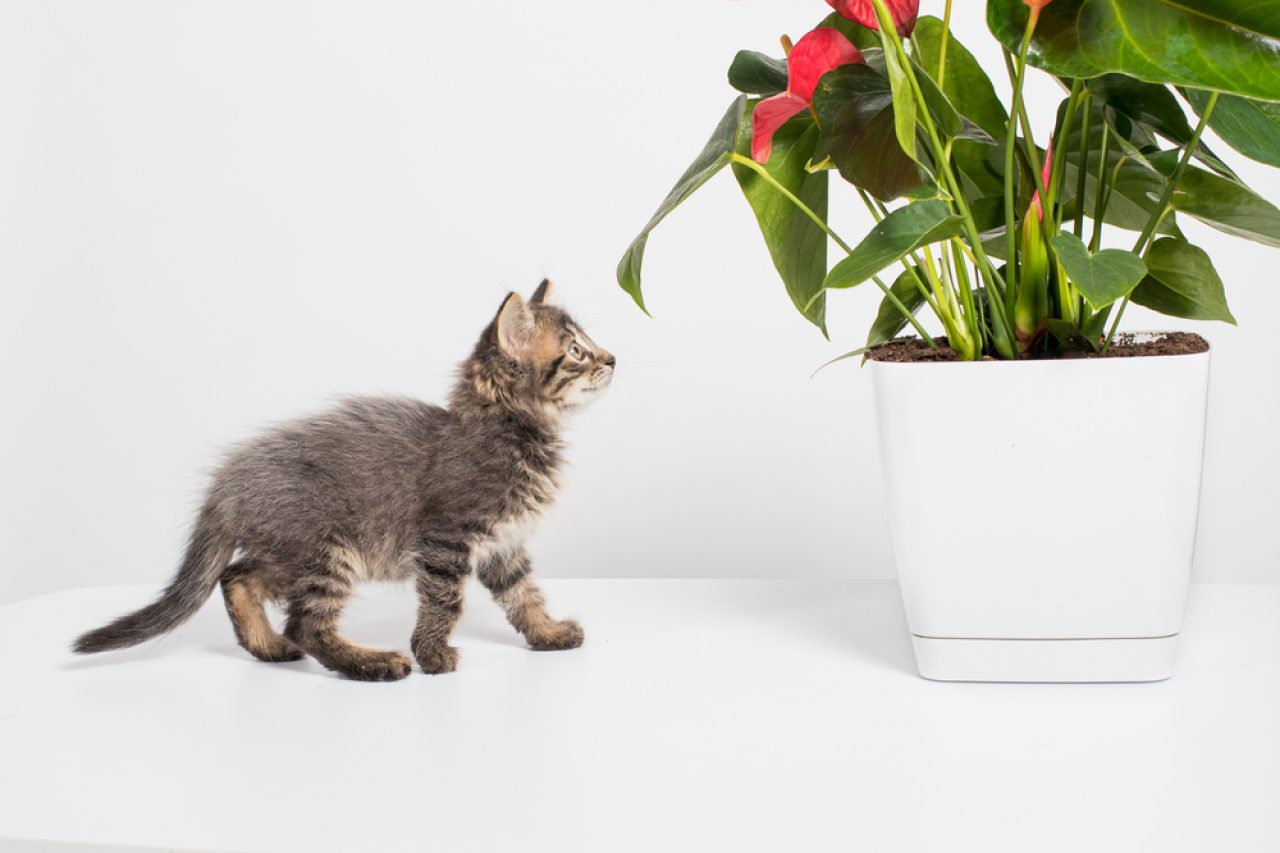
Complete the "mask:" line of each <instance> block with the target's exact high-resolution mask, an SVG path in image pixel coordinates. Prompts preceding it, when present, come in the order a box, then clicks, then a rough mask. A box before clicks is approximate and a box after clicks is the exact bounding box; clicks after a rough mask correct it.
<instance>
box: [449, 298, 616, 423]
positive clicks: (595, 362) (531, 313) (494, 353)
mask: <svg viewBox="0 0 1280 853" xmlns="http://www.w3.org/2000/svg"><path fill="white" fill-rule="evenodd" d="M615 363H616V359H614V357H613V354H612V353H610V352H609V351H608V350H606V349H604V348H603V347H601V346H599V345H598V344H597V343H596V342H595V341H593V340H591V338H590V337H589V336H588V335H587V333H586V332H584V331H583V330H582V327H581V326H579V325H578V324H577V323H575V322H574V321H573V319H572V318H571V317H570V316H569V315H568V314H567V313H565V311H564V310H563V309H561V308H559V307H558V306H556V305H554V304H552V301H551V282H550V281H545V280H544V281H543V282H542V283H541V284H539V285H538V288H537V290H535V291H534V292H533V296H531V297H530V298H529V300H528V301H527V302H526V301H525V300H524V299H523V298H522V297H521V296H520V294H518V293H510V294H508V295H507V298H506V299H504V300H503V302H502V306H501V307H500V308H499V309H498V313H497V315H496V316H495V317H494V318H493V322H492V323H490V324H489V327H488V328H487V329H485V331H484V334H483V335H481V337H480V343H479V344H478V345H477V346H476V352H475V354H474V355H473V357H472V360H471V362H469V364H468V368H467V370H466V374H467V377H468V378H469V379H470V380H471V383H472V385H473V387H474V388H475V389H476V391H477V392H478V393H480V395H481V396H482V397H485V398H487V399H490V400H492V401H494V402H499V403H503V404H504V405H507V406H509V407H511V408H517V409H523V410H526V411H532V412H537V413H545V414H558V413H560V412H563V411H565V410H567V409H573V408H576V407H578V406H581V405H583V404H585V403H587V402H590V401H591V400H592V399H594V398H595V397H596V396H598V395H599V394H600V392H602V391H603V390H604V389H605V388H608V387H609V383H610V382H611V381H612V380H613V369H614V365H615Z"/></svg>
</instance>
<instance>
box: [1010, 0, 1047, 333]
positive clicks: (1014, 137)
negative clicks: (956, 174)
mask: <svg viewBox="0 0 1280 853" xmlns="http://www.w3.org/2000/svg"><path fill="white" fill-rule="evenodd" d="M1038 19H1039V16H1038V15H1036V14H1034V13H1033V14H1032V15H1031V16H1029V17H1028V18H1027V26H1026V29H1025V30H1023V32H1022V44H1021V46H1019V48H1018V67H1017V70H1016V71H1015V72H1014V73H1013V104H1012V105H1011V107H1010V109H1009V121H1008V123H1007V125H1006V126H1005V138H1004V228H1005V246H1006V248H1005V257H1006V258H1007V259H1008V266H1007V267H1006V268H1005V275H1006V276H1007V278H1006V279H1005V285H1006V289H1005V306H1004V309H1005V313H1006V314H1007V315H1012V313H1013V306H1012V301H1013V299H1014V295H1015V294H1016V293H1017V289H1018V233H1017V227H1016V224H1017V211H1016V210H1015V209H1014V208H1015V204H1016V202H1015V199H1014V195H1013V192H1014V182H1013V166H1014V153H1013V152H1014V148H1015V146H1017V144H1018V108H1019V107H1020V106H1021V105H1022V83H1023V78H1024V77H1025V75H1026V70H1027V64H1026V57H1027V50H1028V49H1029V48H1030V47H1031V36H1032V34H1034V33H1035V29H1036V21H1037V20H1038ZM1005 61H1006V63H1007V62H1008V61H1009V54H1008V51H1005Z"/></svg>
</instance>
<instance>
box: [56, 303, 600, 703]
mask: <svg viewBox="0 0 1280 853" xmlns="http://www.w3.org/2000/svg"><path fill="white" fill-rule="evenodd" d="M549 290H550V283H549V282H545V281H544V282H543V283H542V284H541V285H539V287H538V289H537V291H536V292H535V293H534V295H533V297H532V298H531V299H530V300H529V302H528V303H526V302H525V301H524V300H523V299H522V298H521V297H520V296H519V295H518V294H515V293H512V294H511V295H510V296H508V297H507V299H506V300H505V301H504V302H503V304H502V308H501V309H500V310H499V311H498V314H497V316H496V317H494V320H493V322H492V323H490V324H489V327H488V328H487V329H485V331H484V333H483V334H482V335H481V336H480V340H479V342H478V343H477V344H476V347H475V351H474V352H473V353H472V354H471V357H470V358H469V359H468V360H467V361H466V362H464V363H463V365H462V369H461V375H460V377H459V381H458V383H457V386H456V387H455V388H454V390H453V394H452V397H451V399H450V401H449V407H448V408H447V409H443V408H440V407H439V406H432V405H428V404H426V403H420V402H417V401H415V400H409V399H385V398H366V399H355V400H351V401H348V402H347V403H345V404H344V405H342V406H340V407H339V408H337V409H335V410H333V411H330V412H328V413H327V414H324V415H321V416H319V417H315V418H311V419H308V420H302V421H297V422H294V423H291V424H287V425H285V426H281V427H279V428H277V429H275V430H273V431H271V432H269V433H267V434H266V435H264V436H262V437H260V438H257V439H255V440H253V441H250V442H248V443H246V444H244V445H243V446H241V447H240V448H239V449H237V450H235V451H234V452H233V453H232V454H231V456H230V457H229V458H228V460H227V461H226V463H225V464H224V465H223V466H222V468H221V469H220V470H219V471H218V473H217V475H216V477H215V479H214V482H213V485H212V486H211V488H210V489H209V494H208V497H207V499H206V501H205V503H204V506H203V508H202V509H201V511H200V514H199V517H198V519H197V521H196V525H195V530H194V532H193V533H192V536H191V543H190V546H189V547H188V550H187V553H186V557H185V559H184V560H183V563H182V566H181V568H180V569H179V570H178V573H177V575H176V576H175V577H174V579H173V581H172V582H171V583H170V584H169V586H168V588H167V589H165V591H164V592H163V594H161V596H160V598H159V599H158V600H157V601H156V602H154V603H153V604H151V605H149V606H147V607H144V608H143V609H142V610H139V611H137V612H136V613H132V614H129V615H127V616H124V617H121V618H120V619H117V620H116V621H115V622H112V623H111V624H110V625H107V626H105V627H103V628H99V629H97V630H96V631H90V632H89V633H87V634H85V635H84V636H82V637H80V639H79V640H77V641H76V644H75V650H76V651H78V652H99V651H105V650H108V649H118V648H123V647H126V646H132V645H135V644H137V643H140V642H142V641H144V640H146V639H149V638H151V637H154V636H157V635H158V634H161V633H163V632H165V631H168V630H171V629H172V628H174V627H175V626H177V625H178V624H179V623H180V622H182V621H183V620H185V619H187V618H189V617H190V616H191V615H192V614H193V613H195V612H196V610H198V609H199V608H200V605H201V604H203V603H204V601H205V600H206V599H207V598H208V597H209V596H210V595H211V594H212V592H213V589H214V587H215V586H217V585H218V584H219V583H221V585H222V591H223V595H224V596H225V598H226V604H227V612H228V613H229V614H230V616H231V621H232V623H233V625H234V627H235V632H236V636H237V638H238V639H239V641H240V644H241V645H242V646H244V648H245V649H247V650H248V651H249V653H250V654H252V655H254V656H255V657H257V658H259V659H260V660H264V661H287V660H297V659H299V658H301V657H302V656H303V654H304V653H305V654H310V655H312V656H313V657H315V658H316V660H318V661H319V662H320V663H322V664H323V665H324V666H326V667H328V668H329V669H332V670H334V671H336V672H338V673H341V674H342V675H345V676H348V677H350V678H356V679H362V680H369V681H385V680H392V679H399V678H403V677H405V676H406V675H408V674H409V671H410V666H411V662H410V660H409V658H407V657H405V656H404V655H400V654H397V653H395V652H389V651H378V650H375V649H367V648H361V647H360V646H356V645H354V644H352V643H351V642H349V641H348V640H346V639H344V638H343V637H342V636H340V635H339V633H338V619H339V615H340V614H341V612H342V607H343V605H344V603H345V602H346V600H347V597H348V596H349V595H350V594H351V590H352V586H353V584H355V583H356V582H357V581H360V580H369V579H397V580H398V579H413V580H414V581H415V583H416V586H417V591H418V597H419V603H420V607H419V611H418V620H417V625H416V627H415V628H414V631H413V637H412V640H411V642H410V646H411V648H412V650H413V656H414V658H415V659H416V660H417V661H418V664H419V666H421V667H422V670H423V671H424V672H429V673H440V672H450V671H452V670H453V669H454V668H455V667H456V666H457V663H458V653H457V650H456V649H454V648H453V647H452V646H450V645H449V634H450V632H451V631H452V630H453V627H454V625H455V623H456V622H457V620H458V615H459V613H460V612H461V610H462V594H463V583H464V581H465V579H466V577H467V575H468V574H469V573H470V572H471V571H472V570H474V571H475V572H476V574H477V575H478V577H479V579H480V581H481V582H482V583H483V584H484V585H485V586H486V587H488V588H489V590H490V592H492V594H493V596H494V598H495V599H496V600H497V601H498V603H499V604H501V605H502V607H503V608H504V610H505V611H506V614H507V618H508V619H509V620H510V621H511V624H512V625H513V626H514V627H515V628H516V629H517V630H519V631H520V632H521V633H522V634H524V636H525V638H526V639H527V640H528V642H529V645H530V646H532V647H533V648H535V649H571V648H575V647H577V646H579V645H581V644H582V638H583V634H582V629H581V628H580V627H579V626H578V625H577V623H575V622H571V621H556V620H554V619H552V618H551V617H550V616H549V615H548V614H547V610H546V606H545V604H544V601H543V598H542V593H541V592H540V591H539V590H538V587H537V586H536V585H535V584H534V581H533V578H532V577H531V576H530V563H529V556H528V554H527V553H526V552H525V549H524V543H525V540H526V538H527V537H528V534H529V532H530V530H531V529H532V526H533V523H534V522H535V521H536V520H537V518H538V517H539V515H541V513H542V512H543V511H544V510H545V509H546V508H547V507H548V506H549V505H550V503H551V501H552V499H553V497H554V495H555V493H556V490H557V487H558V472H559V469H560V465H561V455H560V454H561V449H562V443H561V440H560V438H559V434H558V427H559V421H560V417H561V415H562V414H563V413H564V412H565V411H566V410H567V409H570V408H572V407H575V406H578V405H581V404H582V403H584V402H586V401H587V400H589V399H591V398H592V397H594V396H596V395H597V394H598V393H599V392H600V391H602V390H603V389H604V388H605V387H607V386H608V384H609V382H610V381H611V379H612V377H613V366H614V358H613V356H612V355H610V354H609V353H608V352H606V351H605V350H603V349H601V348H600V347H598V346H597V345H596V344H595V343H594V342H593V341H592V340H591V339H590V338H589V337H587V335H586V334H585V333H584V332H583V331H582V330H581V328H579V327H578V326H577V325H576V324H575V323H574V322H573V321H572V320H571V319H570V318H569V316H568V315H567V314H565V312H563V311H562V310H560V309H559V308H557V307H555V306H553V305H551V304H550V303H549V299H548V297H549ZM237 554H238V555H239V556H238V559H236V560H235V562H232V558H233V557H234V556H236V555H237ZM268 600H271V601H275V602H278V603H280V604H281V605H283V606H284V608H285V611H286V613H287V618H286V623H285V628H284V634H283V635H281V634H279V633H277V632H276V630H275V629H274V628H273V627H272V626H271V624H270V623H269V622H268V621H267V614H266V610H265V608H264V604H265V602H266V601H268Z"/></svg>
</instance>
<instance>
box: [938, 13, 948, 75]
mask: <svg viewBox="0 0 1280 853" xmlns="http://www.w3.org/2000/svg"><path fill="white" fill-rule="evenodd" d="M950 37H951V0H947V5H946V7H945V8H944V9H943V12H942V35H941V36H939V37H938V88H939V89H942V90H943V91H944V92H945V91H946V89H943V87H942V83H943V81H944V80H946V79H947V40H948V39H949V38H950Z"/></svg>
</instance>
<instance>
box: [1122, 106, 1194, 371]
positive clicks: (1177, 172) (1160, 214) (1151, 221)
mask: <svg viewBox="0 0 1280 853" xmlns="http://www.w3.org/2000/svg"><path fill="white" fill-rule="evenodd" d="M1217 104H1218V93H1217V92H1212V93H1210V95H1209V101H1208V102H1207V103H1206V104H1205V105H1204V110H1203V111H1201V113H1200V123H1199V124H1197V125H1196V129H1195V131H1194V132H1193V133H1192V134H1191V141H1190V142H1188V143H1187V145H1186V147H1185V148H1184V149H1183V150H1182V156H1181V157H1179V158H1178V165H1177V166H1176V167H1174V170H1173V174H1172V175H1170V176H1169V183H1167V184H1165V187H1164V192H1163V193H1161V194H1160V201H1159V203H1158V204H1156V209H1155V210H1153V211H1152V212H1151V216H1150V218H1148V219H1147V227H1146V228H1143V229H1142V233H1141V234H1140V235H1138V242H1136V243H1134V244H1133V253H1134V254H1135V255H1139V256H1141V255H1142V253H1143V252H1145V251H1146V248H1147V245H1148V244H1149V243H1150V241H1151V238H1152V237H1153V236H1155V233H1156V229H1157V228H1159V227H1160V222H1161V221H1162V220H1163V219H1164V217H1165V216H1166V214H1168V212H1169V203H1170V202H1171V201H1173V194H1174V192H1175V191H1176V190H1177V188H1178V182H1179V181H1181V180H1182V175H1183V173H1185V172H1186V171H1187V164H1188V163H1189V162H1191V155H1192V154H1194V153H1195V150H1196V149H1197V148H1199V147H1200V137H1201V136H1202V135H1203V134H1204V129H1205V128H1206V127H1208V125H1209V116H1211V115H1212V114H1213V108H1214V107H1215V106H1217ZM1129 297H1130V294H1128V293H1126V294H1125V297H1124V300H1123V301H1122V302H1121V303H1120V310H1119V311H1117V312H1116V319H1115V321H1114V322H1113V323H1112V324H1111V331H1110V332H1108V333H1107V340H1106V341H1105V342H1104V343H1103V344H1102V351H1103V352H1104V353H1105V352H1106V351H1107V350H1108V349H1110V348H1111V341H1112V339H1113V338H1114V337H1115V335H1116V330H1117V329H1118V328H1120V319H1121V318H1122V317H1124V309H1125V308H1127V307H1128V306H1129Z"/></svg>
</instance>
